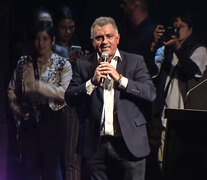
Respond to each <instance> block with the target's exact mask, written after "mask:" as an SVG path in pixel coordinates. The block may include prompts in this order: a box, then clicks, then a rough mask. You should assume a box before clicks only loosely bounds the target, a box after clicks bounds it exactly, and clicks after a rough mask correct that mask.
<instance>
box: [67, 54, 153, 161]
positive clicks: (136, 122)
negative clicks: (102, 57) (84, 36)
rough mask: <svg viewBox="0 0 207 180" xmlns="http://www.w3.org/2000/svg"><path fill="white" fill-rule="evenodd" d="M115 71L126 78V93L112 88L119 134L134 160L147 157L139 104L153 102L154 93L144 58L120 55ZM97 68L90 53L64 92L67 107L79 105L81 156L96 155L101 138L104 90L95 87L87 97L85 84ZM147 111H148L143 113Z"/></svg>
mask: <svg viewBox="0 0 207 180" xmlns="http://www.w3.org/2000/svg"><path fill="white" fill-rule="evenodd" d="M120 54H121V57H122V60H120V59H119V60H118V64H117V71H118V72H119V73H121V74H122V75H123V76H125V77H126V78H128V86H127V88H126V89H124V90H123V89H120V88H118V87H117V88H115V102H116V107H117V111H116V112H115V113H117V116H118V122H119V125H120V129H121V133H122V135H123V138H124V141H125V142H126V145H127V147H128V149H129V151H130V152H131V153H132V154H133V155H134V156H135V157H138V158H140V157H145V156H147V155H148V154H149V151H150V149H149V143H148V137H147V132H146V120H145V118H144V116H143V111H144V109H143V106H142V102H143V101H145V100H147V101H153V100H154V99H155V97H156V90H155V87H154V85H153V83H152V80H151V78H150V76H149V74H148V70H147V68H146V65H145V63H144V58H143V57H142V56H139V55H135V54H129V53H126V52H123V51H120ZM97 66H98V61H97V55H96V53H93V54H91V55H89V56H87V57H85V58H83V59H80V60H78V61H77V64H76V68H75V70H74V74H73V78H72V80H71V82H70V85H69V87H68V89H67V91H66V92H65V100H66V102H67V103H68V104H70V105H78V115H79V119H80V133H81V135H80V137H79V138H80V140H81V141H82V146H81V150H82V154H83V155H84V156H86V157H90V156H91V155H92V154H93V153H94V152H95V151H96V147H97V144H98V141H99V137H100V122H101V115H102V108H103V88H102V87H97V88H96V89H95V90H94V91H93V93H92V94H91V95H88V94H87V93H86V81H88V80H89V79H91V78H92V77H93V74H94V71H95V69H96V67H97ZM145 110H147V109H145Z"/></svg>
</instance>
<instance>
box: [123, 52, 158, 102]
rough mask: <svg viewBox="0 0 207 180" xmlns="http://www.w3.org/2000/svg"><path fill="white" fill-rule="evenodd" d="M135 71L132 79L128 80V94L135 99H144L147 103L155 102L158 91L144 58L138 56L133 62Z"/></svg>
mask: <svg viewBox="0 0 207 180" xmlns="http://www.w3.org/2000/svg"><path fill="white" fill-rule="evenodd" d="M133 62H134V63H136V64H134V66H135V71H134V74H133V77H132V78H130V77H129V78H128V86H127V88H126V89H125V91H126V93H129V94H130V95H132V96H134V97H135V98H136V97H138V98H142V99H145V100H147V101H153V100H154V99H155V98H156V89H155V87H154V84H153V82H152V79H151V77H150V75H149V72H148V69H147V67H146V64H145V62H144V58H143V57H142V56H137V58H136V60H135V61H133Z"/></svg>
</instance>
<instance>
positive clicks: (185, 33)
mask: <svg viewBox="0 0 207 180" xmlns="http://www.w3.org/2000/svg"><path fill="white" fill-rule="evenodd" d="M173 26H174V27H176V28H180V30H179V41H180V42H181V43H183V42H184V41H185V40H186V39H187V38H188V37H189V36H190V35H191V34H192V28H190V27H189V26H188V24H186V23H185V22H183V21H182V20H181V19H180V18H177V19H176V21H175V22H174V23H173Z"/></svg>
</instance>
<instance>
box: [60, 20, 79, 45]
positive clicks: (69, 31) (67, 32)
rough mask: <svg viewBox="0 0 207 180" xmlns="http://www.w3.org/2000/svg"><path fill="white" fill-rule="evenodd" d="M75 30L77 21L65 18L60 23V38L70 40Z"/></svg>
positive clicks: (64, 40)
mask: <svg viewBox="0 0 207 180" xmlns="http://www.w3.org/2000/svg"><path fill="white" fill-rule="evenodd" d="M74 30H75V23H74V21H73V20H72V19H63V20H62V21H60V22H59V24H58V38H59V40H60V41H63V42H68V41H69V40H70V39H71V37H72V35H73V33H74Z"/></svg>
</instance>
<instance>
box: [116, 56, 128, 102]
mask: <svg viewBox="0 0 207 180" xmlns="http://www.w3.org/2000/svg"><path fill="white" fill-rule="evenodd" d="M125 62H126V61H125V60H124V58H123V56H122V60H121V59H118V63H117V68H116V70H117V72H118V73H120V74H122V75H124V67H125ZM114 93H115V94H114V96H115V97H114V98H115V99H114V100H115V104H116V105H117V101H118V99H119V97H120V90H119V89H118V88H117V87H115V89H114Z"/></svg>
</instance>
